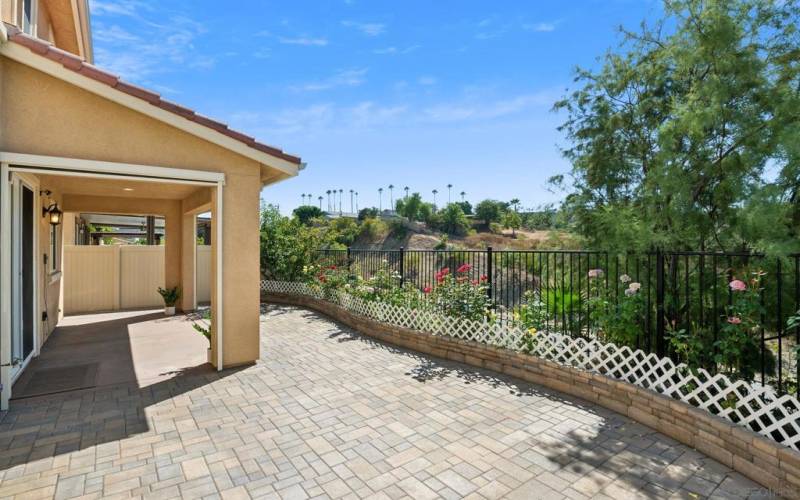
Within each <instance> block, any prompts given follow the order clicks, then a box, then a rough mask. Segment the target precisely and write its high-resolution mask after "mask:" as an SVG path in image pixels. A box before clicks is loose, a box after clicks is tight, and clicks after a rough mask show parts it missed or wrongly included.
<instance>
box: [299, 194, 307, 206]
mask: <svg viewBox="0 0 800 500" xmlns="http://www.w3.org/2000/svg"><path fill="white" fill-rule="evenodd" d="M300 196H302V197H303V205H305V204H306V194H305V193H303V194H301V195H300Z"/></svg>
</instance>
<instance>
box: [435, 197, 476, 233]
mask: <svg viewBox="0 0 800 500" xmlns="http://www.w3.org/2000/svg"><path fill="white" fill-rule="evenodd" d="M441 217H442V221H441V229H442V230H443V231H444V232H446V233H448V234H455V235H458V236H463V235H465V234H467V231H469V228H470V224H469V221H468V220H467V216H466V215H464V211H463V210H462V209H461V206H459V205H458V204H456V203H450V204H449V205H447V207H445V209H444V210H442V211H441Z"/></svg>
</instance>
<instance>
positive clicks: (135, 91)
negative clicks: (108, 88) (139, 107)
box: [114, 80, 161, 104]
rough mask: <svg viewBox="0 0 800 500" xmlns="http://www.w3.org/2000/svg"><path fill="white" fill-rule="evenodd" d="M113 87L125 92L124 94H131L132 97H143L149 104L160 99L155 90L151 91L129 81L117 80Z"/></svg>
mask: <svg viewBox="0 0 800 500" xmlns="http://www.w3.org/2000/svg"><path fill="white" fill-rule="evenodd" d="M114 88H116V89H117V90H119V91H121V92H125V93H126V94H129V95H132V96H133V97H138V98H139V99H144V100H145V101H147V102H149V103H150V104H154V103H157V102H158V101H159V99H161V96H160V95H158V94H157V93H155V92H151V91H149V90H147V89H144V88H142V87H139V86H137V85H133V84H131V83H127V82H123V81H122V80H120V81H118V82H117V84H116V85H115V86H114Z"/></svg>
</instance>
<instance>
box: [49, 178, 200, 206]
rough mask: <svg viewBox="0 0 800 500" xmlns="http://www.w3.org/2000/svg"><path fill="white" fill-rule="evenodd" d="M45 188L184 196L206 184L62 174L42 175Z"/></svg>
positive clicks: (135, 195)
mask: <svg viewBox="0 0 800 500" xmlns="http://www.w3.org/2000/svg"><path fill="white" fill-rule="evenodd" d="M39 178H40V180H41V183H42V189H53V190H58V191H59V192H61V193H63V194H73V195H86V196H115V197H123V198H148V199H162V200H182V199H184V198H186V197H188V196H190V195H191V194H193V193H194V192H196V191H198V190H201V189H208V188H205V187H198V186H195V185H191V184H177V183H168V182H162V181H159V182H146V181H136V180H127V179H124V178H123V179H99V178H87V177H70V176H61V175H49V174H45V175H40V176H39Z"/></svg>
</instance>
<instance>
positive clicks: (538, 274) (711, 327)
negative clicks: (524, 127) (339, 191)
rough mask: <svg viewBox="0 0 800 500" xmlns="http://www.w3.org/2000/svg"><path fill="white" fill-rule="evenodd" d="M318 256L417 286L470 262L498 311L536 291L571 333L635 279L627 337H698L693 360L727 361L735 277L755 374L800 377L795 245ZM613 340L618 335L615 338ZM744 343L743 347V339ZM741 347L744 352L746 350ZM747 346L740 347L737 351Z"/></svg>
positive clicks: (551, 324)
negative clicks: (783, 251) (750, 310)
mask: <svg viewBox="0 0 800 500" xmlns="http://www.w3.org/2000/svg"><path fill="white" fill-rule="evenodd" d="M315 259H316V260H317V262H318V263H319V264H322V265H332V264H335V265H337V266H340V267H343V268H347V269H349V270H350V272H352V273H353V274H358V275H360V276H362V277H364V278H365V279H369V278H370V277H372V276H374V275H375V274H376V273H377V272H378V271H379V270H381V269H389V270H391V271H392V272H393V273H395V275H396V276H397V280H398V284H400V285H402V284H407V283H410V284H413V285H414V286H416V287H417V288H419V289H423V288H425V287H428V286H433V285H435V284H436V280H435V276H436V273H438V272H440V271H441V270H442V269H443V268H450V269H451V270H453V269H456V268H458V267H460V266H461V265H462V264H469V267H470V270H469V274H470V276H469V278H470V279H474V280H479V279H480V278H481V277H483V278H484V280H485V283H487V285H488V287H487V294H488V295H489V298H490V299H491V304H493V309H494V314H493V316H494V317H495V318H496V320H497V321H501V322H511V321H515V318H518V317H519V313H520V311H521V308H523V307H525V306H526V304H528V303H530V302H531V301H537V302H538V303H539V304H540V306H541V308H542V311H543V312H544V318H545V327H546V328H547V329H549V330H550V331H557V332H560V333H563V334H567V335H570V336H572V337H584V338H593V337H595V336H597V335H602V334H603V333H602V329H601V328H599V326H600V325H598V314H597V310H596V308H598V307H599V306H598V304H599V303H601V302H598V301H597V298H598V297H600V296H605V297H608V298H609V303H607V304H606V305H605V307H606V308H611V309H612V310H613V309H614V308H618V307H620V305H619V304H620V301H624V300H625V299H624V297H625V290H626V289H627V288H629V287H630V285H631V283H633V284H638V290H637V296H638V297H639V300H641V307H640V308H639V309H638V310H637V313H636V317H635V318H633V319H631V318H623V319H620V321H623V320H624V321H631V320H632V321H634V322H635V323H636V328H635V331H636V333H635V336H634V337H633V338H631V339H629V341H628V344H630V347H633V348H639V349H643V350H645V351H648V352H653V353H656V354H658V355H659V356H669V357H671V358H673V359H675V360H676V361H686V359H683V358H685V357H686V356H688V354H687V353H686V352H683V351H684V344H686V343H694V344H695V345H696V346H697V345H699V346H700V351H701V352H700V353H699V354H700V358H702V359H700V360H697V359H696V360H694V361H695V362H696V363H698V364H699V365H701V366H703V367H704V368H706V369H709V370H717V369H730V366H729V365H730V362H728V363H727V367H726V360H725V359H721V358H720V356H722V355H723V354H724V352H725V351H726V350H727V351H730V350H731V349H734V350H735V349H736V347H735V346H731V345H730V344H724V342H729V341H730V339H729V338H728V337H729V336H728V335H727V334H726V331H727V330H726V329H728V328H730V327H729V324H730V323H729V320H730V321H733V319H731V318H730V317H729V313H730V308H731V307H732V305H733V302H734V290H733V289H731V287H730V283H731V282H732V281H734V280H740V281H742V282H744V283H745V284H748V285H750V283H751V280H754V279H755V280H758V283H757V284H755V285H753V286H754V287H756V288H757V290H758V295H757V297H758V298H757V300H756V304H754V307H756V309H757V316H758V318H757V327H755V330H757V331H755V332H753V331H751V332H750V333H749V334H750V335H751V336H755V339H754V340H755V343H756V344H757V346H758V352H757V353H751V355H750V359H749V360H748V361H747V362H748V363H750V366H749V370H750V371H752V375H753V376H754V378H755V379H756V381H759V380H760V382H761V383H762V384H771V385H773V386H774V387H776V389H777V390H778V391H779V392H796V389H797V380H798V379H800V364H798V362H797V359H798V356H797V351H796V349H797V348H798V346H800V327H798V326H795V327H793V328H789V327H788V326H787V319H788V318H789V317H790V316H791V315H793V314H796V313H795V312H796V311H798V310H800V255H791V256H787V257H768V256H765V255H761V254H752V253H735V252H734V253H716V252H662V251H654V252H647V253H642V254H626V255H617V254H612V253H609V252H603V251H584V250H530V251H505V250H504V251H495V250H493V249H492V248H487V249H486V250H405V249H403V248H400V249H397V250H360V249H346V250H319V251H318V252H317V254H316V256H315ZM617 342H619V341H618V340H617ZM743 349H744V348H743ZM745 354H746V353H745ZM743 355H744V354H743Z"/></svg>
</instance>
